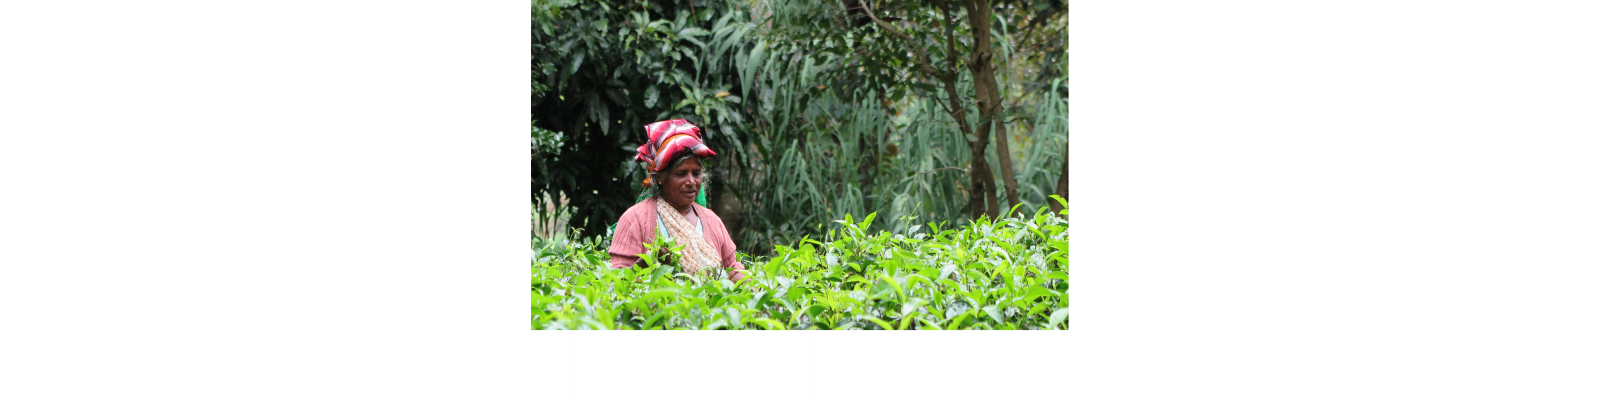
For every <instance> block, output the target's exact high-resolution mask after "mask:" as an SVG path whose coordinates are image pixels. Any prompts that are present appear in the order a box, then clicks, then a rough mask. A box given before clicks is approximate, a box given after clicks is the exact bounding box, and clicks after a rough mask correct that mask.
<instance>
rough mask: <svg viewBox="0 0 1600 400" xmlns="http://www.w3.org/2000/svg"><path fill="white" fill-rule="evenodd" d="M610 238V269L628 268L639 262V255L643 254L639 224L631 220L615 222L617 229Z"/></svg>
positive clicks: (642, 241) (642, 240)
mask: <svg viewBox="0 0 1600 400" xmlns="http://www.w3.org/2000/svg"><path fill="white" fill-rule="evenodd" d="M614 232H615V233H613V234H612V236H611V248H610V249H609V250H608V251H607V253H611V268H629V267H633V264H634V263H637V262H639V254H644V238H643V237H641V234H640V233H639V223H638V221H636V220H634V219H632V218H626V217H624V218H622V220H621V221H617V228H616V230H615V231H614Z"/></svg>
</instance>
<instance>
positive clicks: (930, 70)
mask: <svg viewBox="0 0 1600 400" xmlns="http://www.w3.org/2000/svg"><path fill="white" fill-rule="evenodd" d="M870 1H871V0H860V3H858V4H861V9H862V10H864V11H866V12H867V17H868V18H872V23H873V24H874V25H877V26H880V27H883V29H884V30H887V31H889V33H891V34H894V36H895V37H898V38H900V40H904V41H906V43H908V44H911V45H912V47H913V48H915V47H916V43H915V42H916V40H914V39H912V38H911V36H908V35H906V34H905V33H903V32H900V30H899V29H895V28H894V25H889V23H887V22H883V20H881V19H878V15H877V14H873V13H872V7H871V6H868V5H867V3H868V2H870ZM913 51H914V52H915V53H916V54H917V56H916V58H917V59H920V60H923V62H922V65H919V67H921V68H918V71H920V72H922V73H924V74H928V75H930V76H933V77H936V78H938V77H942V75H941V74H939V72H938V71H934V70H933V68H929V67H928V63H927V59H928V58H927V55H925V54H923V53H922V50H921V49H916V50H913Z"/></svg>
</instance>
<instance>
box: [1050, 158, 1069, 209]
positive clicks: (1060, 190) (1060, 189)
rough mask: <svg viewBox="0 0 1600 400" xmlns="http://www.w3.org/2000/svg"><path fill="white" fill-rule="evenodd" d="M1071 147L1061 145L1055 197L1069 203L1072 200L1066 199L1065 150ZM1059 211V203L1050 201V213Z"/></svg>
mask: <svg viewBox="0 0 1600 400" xmlns="http://www.w3.org/2000/svg"><path fill="white" fill-rule="evenodd" d="M1071 145H1072V143H1067V144H1063V145H1061V178H1058V179H1056V195H1057V196H1061V198H1063V199H1067V201H1069V202H1070V201H1072V198H1071V197H1067V164H1068V163H1067V149H1068V148H1069V147H1070V146H1071ZM1060 211H1061V203H1058V202H1056V201H1055V199H1050V212H1053V213H1054V212H1060Z"/></svg>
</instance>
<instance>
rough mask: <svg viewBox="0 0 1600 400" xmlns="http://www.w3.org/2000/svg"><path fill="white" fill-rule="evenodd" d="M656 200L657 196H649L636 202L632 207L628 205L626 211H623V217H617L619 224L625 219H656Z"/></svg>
mask: <svg viewBox="0 0 1600 400" xmlns="http://www.w3.org/2000/svg"><path fill="white" fill-rule="evenodd" d="M655 201H656V200H655V198H649V199H645V200H644V201H641V202H639V203H638V204H634V205H633V206H632V207H628V209H627V210H626V211H623V212H622V217H620V218H618V219H617V224H618V225H621V224H622V222H623V221H636V220H646V219H654V218H655V217H656V205H655V203H654V202H655Z"/></svg>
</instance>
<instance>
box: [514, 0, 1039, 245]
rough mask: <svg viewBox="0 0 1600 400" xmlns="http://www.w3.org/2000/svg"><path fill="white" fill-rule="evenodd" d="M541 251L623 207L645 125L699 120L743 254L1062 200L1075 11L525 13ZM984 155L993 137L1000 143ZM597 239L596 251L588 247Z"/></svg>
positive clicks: (791, 1)
mask: <svg viewBox="0 0 1600 400" xmlns="http://www.w3.org/2000/svg"><path fill="white" fill-rule="evenodd" d="M532 15H533V17H532V18H533V24H532V26H533V43H532V48H533V59H532V73H533V87H532V96H533V110H532V121H533V124H532V129H531V131H532V141H531V149H532V150H531V151H532V162H533V164H534V165H533V167H534V168H533V170H534V175H533V176H532V184H533V193H532V197H533V212H532V222H533V225H534V231H535V237H536V241H537V240H540V239H539V238H557V237H566V236H567V235H572V236H573V237H572V239H578V238H598V237H602V236H605V235H606V233H607V232H606V227H607V226H609V225H611V224H613V223H615V222H616V220H617V218H618V217H619V216H620V215H621V213H622V212H623V211H624V210H626V209H627V207H629V206H631V205H632V204H633V203H634V200H635V199H636V194H637V193H638V191H639V190H640V186H639V184H640V181H641V180H642V179H643V172H642V170H641V168H640V167H639V166H637V165H636V164H635V163H633V162H631V161H630V160H631V159H632V157H633V149H634V148H636V147H637V146H638V145H639V144H640V143H643V142H644V140H645V136H644V133H643V129H642V127H643V126H644V125H645V124H648V123H650V122H654V121H658V120H665V119H674V118H683V119H688V120H689V121H691V122H693V123H695V124H697V125H699V126H701V127H702V128H703V129H704V131H705V133H706V136H707V140H708V141H709V142H710V143H709V144H710V146H711V147H712V148H713V149H715V150H716V151H717V152H718V154H719V157H718V158H716V159H713V160H711V161H710V162H709V163H708V166H709V167H710V170H711V172H712V173H713V174H714V177H713V184H712V185H711V187H710V188H709V190H710V196H709V197H710V205H711V207H712V208H713V209H715V210H716V212H717V213H718V215H719V216H721V217H722V218H723V219H724V222H726V223H727V225H728V227H729V230H730V233H732V234H733V236H734V240H735V242H736V244H737V245H738V246H739V249H740V250H741V252H747V253H749V254H759V255H770V254H773V253H772V251H773V250H774V249H776V248H777V247H776V246H777V245H790V246H793V245H795V243H796V242H798V241H799V240H800V239H801V238H803V237H807V236H810V237H821V236H823V235H825V234H826V232H825V228H826V227H827V225H828V223H829V222H830V221H833V220H841V219H844V216H845V215H846V214H851V215H867V214H876V216H877V218H875V219H873V220H872V221H871V222H870V223H869V224H868V226H866V227H864V228H863V229H867V230H877V231H888V232H906V231H908V230H909V229H911V227H912V226H916V225H918V224H925V223H929V222H937V223H941V224H945V226H948V227H959V226H965V225H968V224H971V223H972V221H975V220H977V219H978V218H979V217H984V216H986V217H987V218H988V219H989V220H996V219H997V218H998V217H1000V215H1001V213H1002V211H1003V210H1010V209H1013V207H1014V206H1019V205H1020V206H1021V207H1020V208H1018V209H1020V210H1032V209H1036V208H1040V207H1055V208H1059V207H1062V206H1061V205H1059V204H1052V203H1054V202H1050V201H1048V199H1047V196H1049V195H1051V194H1055V195H1060V196H1062V197H1066V195H1067V193H1066V186H1067V185H1066V174H1065V172H1066V162H1065V161H1066V148H1067V111H1068V110H1067V103H1068V102H1067V97H1068V96H1067V95H1068V93H1067V86H1068V79H1067V54H1068V53H1067V4H1066V2H1064V1H1049V0H1030V1H1003V0H993V1H977V0H972V1H963V2H957V1H931V2H923V1H896V0H880V1H855V0H825V1H801V0H754V1H748V0H705V1H689V0H659V1H559V0H537V1H534V2H533V14H532ZM991 144H992V145H991ZM591 240H592V239H591Z"/></svg>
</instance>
